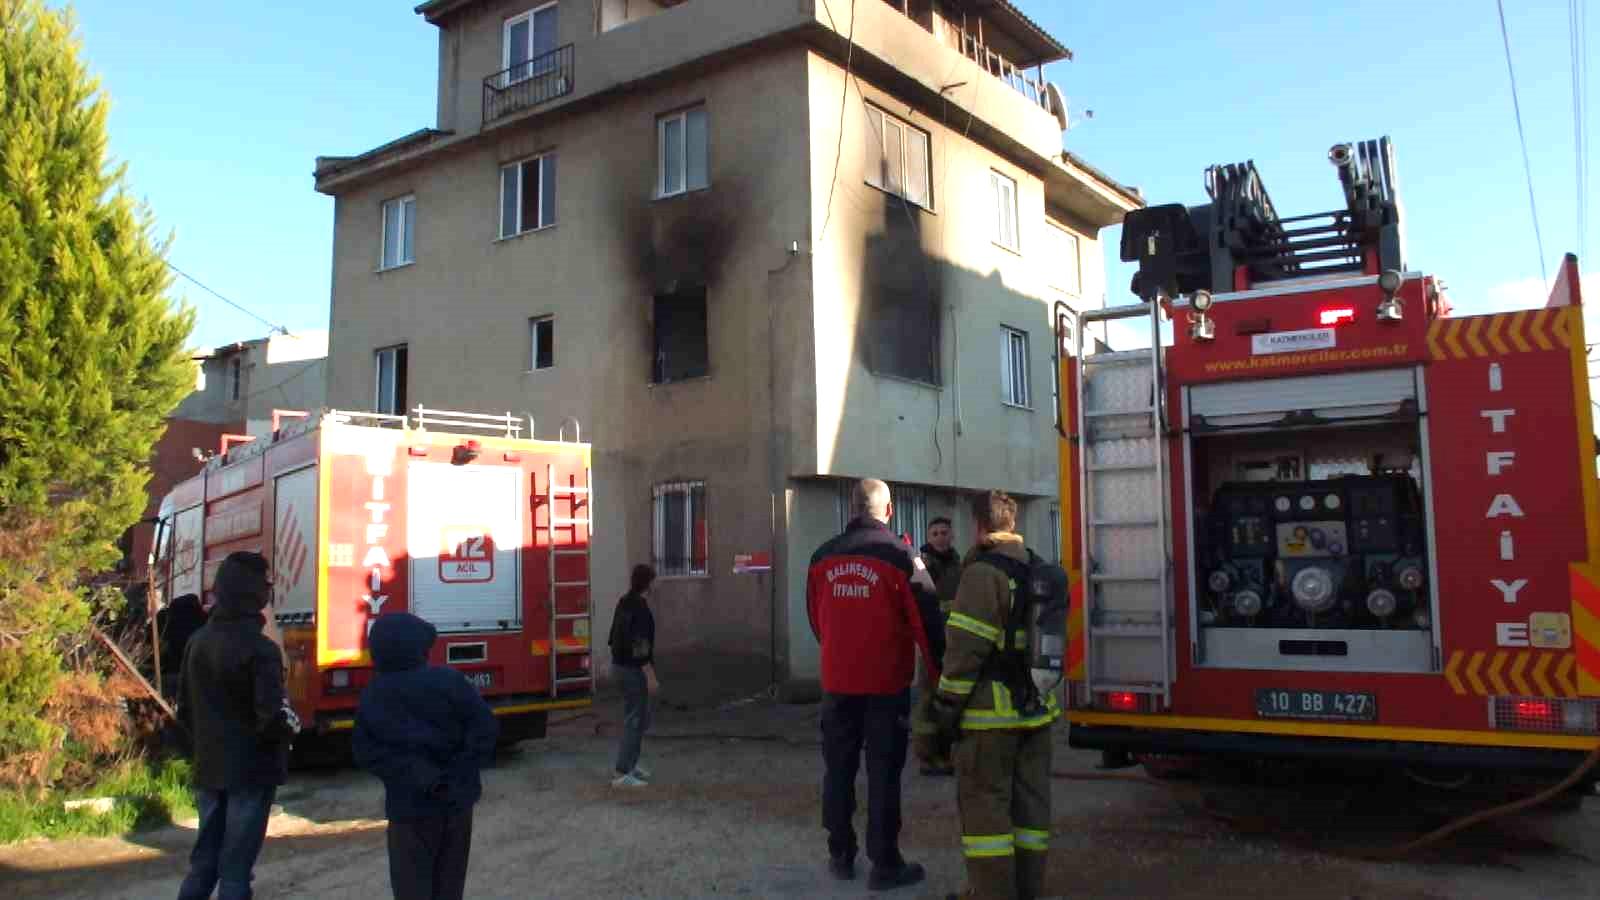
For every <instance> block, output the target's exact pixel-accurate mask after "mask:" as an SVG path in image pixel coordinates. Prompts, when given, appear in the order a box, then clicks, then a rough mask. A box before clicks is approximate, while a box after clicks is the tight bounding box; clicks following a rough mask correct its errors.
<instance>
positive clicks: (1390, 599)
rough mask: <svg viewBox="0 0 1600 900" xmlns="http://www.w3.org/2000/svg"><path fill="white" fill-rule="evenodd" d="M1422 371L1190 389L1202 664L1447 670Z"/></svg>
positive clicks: (1196, 612) (1193, 576) (1194, 578)
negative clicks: (1442, 657)
mask: <svg viewBox="0 0 1600 900" xmlns="http://www.w3.org/2000/svg"><path fill="white" fill-rule="evenodd" d="M1416 379H1417V375H1416V373H1415V372H1414V371H1413V370H1411V369H1396V370H1387V371H1378V372H1360V373H1350V374H1342V375H1326V376H1311V377H1300V378H1283V379H1270V380H1263V381H1251V382H1239V383H1225V384H1215V385H1205V386H1199V387H1194V388H1190V389H1189V390H1188V396H1187V407H1188V425H1189V438H1188V439H1189V454H1190V458H1191V466H1190V472H1191V473H1192V475H1191V479H1192V480H1191V485H1190V488H1191V490H1190V496H1191V498H1192V501H1193V510H1192V516H1193V518H1192V520H1191V521H1192V529H1191V535H1192V541H1193V546H1192V550H1191V553H1190V559H1191V560H1193V563H1192V566H1191V569H1192V572H1191V573H1189V577H1190V586H1191V591H1190V595H1191V597H1192V601H1191V602H1192V604H1193V608H1192V610H1191V612H1192V616H1193V618H1192V621H1193V622H1194V624H1195V625H1196V626H1197V629H1196V635H1197V651H1198V656H1199V660H1198V661H1199V662H1200V664H1202V665H1207V666H1218V667H1227V668H1258V669H1297V670H1338V671H1372V672H1376V671H1390V672H1394V671H1399V672H1420V671H1431V670H1433V669H1434V668H1435V654H1434V650H1433V647H1434V640H1433V634H1434V625H1435V620H1436V618H1437V602H1436V598H1435V597H1434V596H1433V593H1432V583H1433V579H1432V577H1431V575H1432V573H1431V571H1430V552H1429V550H1430V547H1429V529H1430V527H1431V526H1430V522H1429V517H1428V506H1429V504H1428V503H1427V501H1426V489H1427V485H1426V484H1425V483H1424V480H1423V475H1422V473H1423V472H1424V471H1426V467H1425V460H1424V459H1423V458H1422V457H1423V455H1424V453H1425V451H1426V448H1425V446H1424V443H1423V440H1422V431H1421V428H1420V422H1421V415H1420V412H1421V404H1420V403H1419V399H1420V398H1419V393H1418V391H1417V388H1416V384H1417V381H1416Z"/></svg>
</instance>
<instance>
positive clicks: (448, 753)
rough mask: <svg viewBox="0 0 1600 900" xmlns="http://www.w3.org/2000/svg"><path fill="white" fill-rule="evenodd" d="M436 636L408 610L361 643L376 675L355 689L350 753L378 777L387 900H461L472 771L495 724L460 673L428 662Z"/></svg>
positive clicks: (478, 785) (490, 742)
mask: <svg viewBox="0 0 1600 900" xmlns="http://www.w3.org/2000/svg"><path fill="white" fill-rule="evenodd" d="M437 634H438V633H437V632H436V631H435V630H434V627H433V626H432V625H429V624H428V623H427V622H424V621H423V620H421V619H419V618H417V617H416V616H414V615H411V614H410V613H385V614H384V615H381V616H379V617H378V618H377V620H376V621H374V622H373V623H372V631H371V633H370V634H369V635H368V637H367V645H368V646H369V647H370V648H371V650H372V662H373V664H374V665H375V666H376V668H377V670H378V672H377V675H376V676H375V677H374V678H373V680H372V683H371V684H369V685H367V688H366V690H364V691H362V692H361V705H360V707H359V708H358V709H357V710H356V725H355V732H354V734H353V735H352V738H351V749H352V751H353V752H354V755H355V760H356V764H357V765H359V766H361V768H363V769H366V770H367V771H369V772H371V773H372V774H374V775H376V776H378V777H379V778H380V779H382V780H383V787H384V813H385V815H387V816H388V819H389V829H388V843H389V881H390V885H391V887H392V888H393V890H394V896H395V900H461V898H462V896H463V894H464V893H465V891H466V882H467V856H468V852H469V851H470V850H471V848H472V806H473V804H475V803H477V802H478V798H479V797H480V796H481V795H482V794H483V785H482V782H481V781H480V780H479V778H478V770H479V769H480V768H482V767H483V766H484V765H486V764H487V763H488V762H489V761H490V759H491V757H492V756H493V755H494V747H495V739H496V738H497V737H498V736H499V731H500V726H499V724H498V723H497V722H495V720H494V715H493V714H492V713H491V712H490V711H489V705H488V704H486V703H484V702H483V698H482V697H480V696H479V695H478V692H477V690H476V689H474V688H473V686H472V684H471V683H470V682H468V681H467V679H466V676H464V675H462V674H461V673H460V672H457V671H456V670H454V669H448V668H444V667H442V666H430V665H428V651H429V650H430V649H432V647H433V641H434V638H435V637H437Z"/></svg>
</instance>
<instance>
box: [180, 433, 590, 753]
mask: <svg viewBox="0 0 1600 900" xmlns="http://www.w3.org/2000/svg"><path fill="white" fill-rule="evenodd" d="M286 419H288V421H287V422H286ZM569 422H570V425H571V427H572V429H573V435H572V436H573V438H574V439H573V440H571V441H569V440H567V434H566V428H567V426H568V423H563V425H562V429H561V433H560V439H559V440H555V441H540V440H534V439H532V434H533V422H532V420H531V418H530V419H529V420H528V421H527V423H526V424H527V434H526V435H524V433H523V422H522V421H521V420H519V419H518V418H517V417H515V416H512V415H511V414H509V413H508V414H506V415H503V416H498V415H483V414H477V413H462V412H448V411H441V410H432V409H427V408H425V407H420V406H419V407H418V408H417V409H416V410H414V411H413V413H412V414H411V415H409V416H404V415H379V414H374V413H365V412H343V411H338V410H333V411H326V412H323V413H319V414H316V415H307V414H305V413H275V414H274V421H273V426H272V435H271V437H270V439H266V440H260V441H252V442H247V443H244V445H243V446H237V447H234V446H230V444H232V443H233V441H234V440H243V441H248V440H249V439H248V438H239V437H237V436H233V435H229V436H226V437H225V438H224V440H223V446H222V450H221V453H220V454H219V455H217V456H215V457H213V458H212V459H210V460H209V461H208V462H207V463H206V465H205V468H204V469H203V470H202V471H201V472H200V473H199V474H198V475H196V476H194V477H193V478H191V479H189V480H187V481H185V482H182V483H180V484H179V485H177V486H176V487H175V488H173V490H172V491H171V492H170V493H169V494H168V495H167V496H166V497H165V498H164V499H163V500H162V503H161V506H160V514H159V517H158V524H157V537H156V541H155V552H154V557H155V559H154V562H155V564H154V566H153V567H152V573H153V574H152V578H153V580H154V584H153V588H154V591H153V593H154V595H155V596H156V597H157V598H158V599H159V600H161V601H162V602H165V601H167V600H170V599H171V598H173V597H177V596H180V595H183V594H196V595H201V596H203V595H204V591H205V590H206V589H207V588H209V587H210V585H211V582H212V579H213V577H214V576H215V573H216V569H217V566H219V565H220V564H221V562H222V560H223V558H224V557H226V556H227V555H228V554H229V553H232V552H234V551H237V550H252V551H256V552H259V553H262V554H263V555H265V556H267V557H268V558H269V559H270V560H271V563H272V575H273V585H274V586H273V594H274V603H273V607H272V609H271V610H270V613H271V620H270V621H269V625H268V633H269V634H271V635H273V636H274V638H275V639H276V640H278V642H279V643H280V644H281V646H282V647H283V651H284V656H285V662H286V667H287V668H286V680H287V688H288V694H289V698H290V701H291V703H292V704H293V706H294V708H295V712H296V713H297V714H298V715H299V716H300V719H301V721H302V722H303V723H305V727H306V729H307V732H309V733H308V734H303V735H302V738H301V739H299V740H297V742H296V744H297V747H299V746H300V745H302V744H303V743H309V744H312V745H316V744H318V743H319V742H318V741H317V738H318V737H321V738H325V739H328V740H325V741H321V742H320V743H322V744H323V745H325V746H326V745H332V746H335V747H337V746H338V745H339V743H340V742H339V740H338V738H339V736H340V735H341V733H345V732H348V730H349V729H350V728H351V727H352V725H353V723H354V716H355V708H356V704H357V701H358V700H359V699H360V696H361V690H362V688H363V687H365V686H366V684H367V682H368V680H369V679H370V678H371V677H372V674H373V669H372V659H371V655H370V653H369V651H368V648H367V642H366V641H367V633H368V630H369V628H370V627H371V624H372V621H373V620H374V619H375V618H376V617H377V616H378V615H379V614H381V613H386V612H392V611H397V610H399V611H406V612H410V613H413V614H415V615H417V616H420V617H421V618H423V619H425V620H427V621H428V622H430V623H431V624H432V625H433V626H434V627H435V628H436V629H438V632H439V639H438V640H437V641H436V642H435V644H434V647H433V652H432V655H431V657H430V659H429V662H430V663H431V664H434V665H443V666H449V667H451V668H455V669H459V670H460V671H461V672H462V673H463V674H464V675H466V677H467V678H468V680H470V681H471V682H472V683H473V684H474V685H475V686H477V688H478V689H479V690H480V691H481V692H482V694H483V696H484V698H485V699H486V700H487V701H488V703H489V705H490V707H491V709H492V710H493V711H494V713H495V715H496V716H497V717H499V718H500V721H501V739H502V741H511V740H516V739H521V738H538V737H543V736H544V732H545V723H546V718H547V715H548V713H549V712H550V711H551V710H557V709H571V708H577V707H586V706H588V705H589V704H590V702H591V698H592V697H593V693H594V683H593V669H592V666H591V664H590V622H591V615H592V606H591V598H590V587H589V582H590V571H591V569H590V537H591V535H592V534H593V527H594V526H593V518H592V512H591V511H592V510H593V508H594V506H593V504H594V494H593V482H592V481H591V478H590V447H589V445H588V444H585V443H582V442H581V441H580V440H578V438H580V437H581V436H580V435H579V433H578V425H577V423H576V422H575V421H571V420H569ZM306 738H310V739H311V740H309V741H307V740H306Z"/></svg>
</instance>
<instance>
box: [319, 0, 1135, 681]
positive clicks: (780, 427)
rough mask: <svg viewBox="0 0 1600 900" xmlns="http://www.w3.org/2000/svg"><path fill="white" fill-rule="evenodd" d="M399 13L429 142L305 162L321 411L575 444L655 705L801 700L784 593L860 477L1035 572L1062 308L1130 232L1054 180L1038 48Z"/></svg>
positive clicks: (834, 525) (838, 15)
mask: <svg viewBox="0 0 1600 900" xmlns="http://www.w3.org/2000/svg"><path fill="white" fill-rule="evenodd" d="M416 11H417V12H418V13H420V14H421V15H423V16H425V17H426V18H427V20H428V21H429V22H431V23H432V24H434V25H435V26H437V27H438V30H439V59H438V68H439V90H438V121H437V125H436V127H432V128H425V129H422V130H420V131H417V132H415V133H413V134H410V135H407V136H405V137H402V138H400V139H398V140H396V141H393V142H391V143H389V144H386V145H384V146H382V147H378V148H376V149H374V150H371V151H369V152H367V153H364V154H362V155H360V156H351V157H320V158H318V160H317V168H316V188H317V190H319V191H321V192H323V193H325V194H329V195H331V196H333V197H334V198H335V200H336V203H335V214H334V215H335V228H334V253H333V294H332V312H331V324H330V329H331V346H332V347H333V353H332V355H331V357H330V359H329V369H328V400H329V404H330V405H332V406H337V407H351V408H362V407H366V408H371V407H374V406H376V407H378V408H379V411H384V412H398V411H401V410H403V409H405V408H407V407H414V406H416V405H417V404H419V403H422V404H425V405H427V406H429V407H437V408H448V409H461V410H471V411H479V412H495V413H499V412H503V411H511V412H514V413H516V414H518V415H530V416H532V417H533V418H534V420H535V421H536V422H537V431H538V436H539V437H541V438H547V439H551V438H555V437H556V436H557V433H558V426H560V425H561V423H563V421H564V420H567V419H569V418H571V419H576V420H577V421H578V422H580V423H581V425H582V438H583V439H584V440H586V441H590V442H592V443H593V445H594V448H595V460H596V461H595V470H594V480H595V486H596V497H597V501H596V510H595V515H596V517H597V535H596V537H595V546H594V551H595V573H594V583H595V605H596V621H595V623H594V633H595V634H596V635H604V634H605V633H606V632H607V629H608V627H609V624H610V618H611V610H612V608H613V606H614V604H615V599H616V597H618V596H619V595H621V594H622V593H623V591H624V589H625V582H626V576H627V570H628V569H629V567H630V566H631V565H632V564H633V563H636V562H640V561H652V560H653V561H654V562H655V565H656V566H657V568H658V570H659V571H660V572H661V573H662V575H663V577H662V579H661V581H659V582H658V584H657V588H656V590H655V592H654V595H653V598H652V605H653V606H654V607H655V608H656V610H657V618H658V621H659V622H660V635H659V641H658V643H659V644H660V647H661V657H662V664H663V666H664V667H665V670H666V672H667V673H669V674H671V673H672V672H674V671H679V672H682V673H684V674H689V673H691V672H692V673H696V674H698V675H701V676H705V677H712V678H715V679H717V680H718V681H719V682H721V683H723V684H727V685H736V686H740V687H748V688H750V689H758V688H760V687H763V686H765V685H766V684H767V679H768V677H769V676H771V677H772V678H773V679H774V680H775V681H776V682H777V683H778V684H780V685H781V686H783V687H784V688H785V692H786V694H788V695H790V696H804V695H806V694H807V693H810V692H813V691H814V690H815V686H816V678H817V655H818V654H817V646H816V642H815V640H814V639H813V637H812V635H811V631H810V627H809V624H808V619H807V615H806V608H805V597H804V582H805V572H806V568H807V565H808V562H809V557H810V555H811V553H812V552H813V550H814V549H815V548H816V547H817V546H818V545H819V544H820V543H821V542H822V541H824V540H825V539H827V538H828V537H830V536H831V535H833V534H835V533H837V532H838V530H839V529H840V527H841V525H842V524H843V522H844V520H845V518H846V510H845V503H844V498H845V497H847V491H848V487H849V486H850V485H851V484H852V483H853V481H854V480H855V479H858V478H861V477H864V476H875V477H880V478H884V479H886V480H888V481H890V482H891V483H892V484H893V486H894V491H895V500H896V506H897V510H898V512H897V516H896V522H895V523H894V524H895V527H896V529H897V530H898V531H900V532H904V533H910V534H911V535H913V537H914V539H915V540H916V541H917V542H919V543H920V542H921V541H922V540H923V536H924V533H925V530H926V523H927V521H928V520H929V519H931V518H933V517H935V516H937V515H949V516H951V517H952V518H954V519H955V521H956V529H957V534H958V537H959V538H960V539H961V540H962V541H969V540H970V538H971V533H970V530H971V526H970V523H969V520H968V517H967V515H966V514H965V512H964V509H963V508H962V507H961V506H960V505H959V504H960V498H961V496H962V492H963V491H968V490H973V489H981V488H990V487H999V488H1004V489H1006V490H1008V491H1011V492H1012V493H1014V494H1016V495H1017V496H1019V497H1020V498H1023V499H1024V500H1025V524H1024V528H1025V531H1026V534H1027V535H1028V537H1029V539H1030V543H1032V544H1033V545H1034V546H1036V547H1038V548H1040V550H1041V552H1048V551H1049V550H1050V549H1052V545H1053V544H1056V543H1058V538H1056V537H1055V527H1056V526H1055V508H1054V507H1055V501H1054V498H1055V496H1056V493H1057V476H1056V458H1057V457H1056V432H1055V428H1054V404H1055V399H1054V384H1055V381H1054V368H1053V366H1054V361H1053V354H1054V350H1055V348H1054V344H1055V341H1054V338H1053V328H1052V313H1051V310H1052V305H1053V304H1054V303H1055V302H1057V301H1061V302H1065V303H1067V304H1069V305H1071V306H1074V307H1081V306H1084V305H1090V306H1098V305H1099V304H1100V303H1101V302H1102V298H1103V297H1104V295H1105V286H1104V284H1103V279H1104V269H1103V265H1102V262H1101V260H1102V250H1101V247H1100V245H1099V242H1098V234H1099V231H1100V229H1101V228H1104V227H1107V226H1109V225H1113V224H1116V223H1118V222H1120V221H1121V219H1122V216H1123V214H1124V213H1125V212H1126V211H1127V210H1129V209H1132V208H1135V207H1137V206H1139V205H1140V203H1141V201H1140V198H1139V196H1138V194H1137V192H1135V191H1133V190H1131V189H1129V188H1126V187H1123V186H1121V185H1119V184H1117V183H1116V182H1114V181H1112V180H1110V179H1109V178H1107V177H1106V176H1105V175H1103V174H1101V173H1099V172H1098V171H1096V170H1095V169H1093V168H1091V167H1090V166H1088V165H1087V164H1085V163H1083V162H1082V161H1080V160H1078V159H1076V158H1075V157H1073V156H1071V155H1069V154H1066V153H1064V152H1063V150H1062V130H1063V123H1064V119H1065V117H1064V114H1062V115H1060V116H1058V115H1057V114H1056V113H1060V112H1061V110H1060V106H1059V104H1052V96H1051V94H1052V92H1051V91H1050V90H1049V89H1048V88H1047V87H1046V86H1045V85H1044V84H1043V83H1042V82H1041V81H1040V79H1039V75H1038V72H1039V71H1041V67H1042V65H1043V64H1044V63H1045V62H1049V61H1052V60H1055V59H1059V58H1062V57H1063V56H1065V55H1066V54H1067V51H1066V48H1065V47H1063V46H1062V45H1061V44H1060V43H1059V42H1058V41H1057V40H1056V39H1055V38H1053V37H1051V36H1050V35H1048V34H1046V33H1045V32H1044V31H1043V30H1041V29H1040V28H1039V27H1038V26H1037V25H1035V24H1034V23H1033V22H1032V21H1030V20H1029V19H1028V18H1026V17H1025V16H1024V15H1023V14H1022V13H1021V12H1020V11H1019V10H1018V9H1017V8H1016V7H1015V6H1013V5H1012V4H1011V3H1009V2H1005V0H960V2H956V0H937V2H935V0H853V2H852V0H826V2H824V0H757V2H752V0H676V2H673V0H429V2H426V3H424V4H423V5H421V6H419V7H417V10H416ZM566 433H567V436H568V438H569V439H570V438H571V437H572V435H573V431H572V429H571V426H570V425H569V426H567V432H566ZM741 554H768V555H769V558H770V560H771V564H772V570H771V571H770V572H756V573H751V572H742V573H735V572H734V565H735V556H736V555H741ZM594 662H595V665H596V666H597V668H598V669H600V671H601V673H602V675H603V674H604V670H605V667H606V664H607V659H606V654H605V653H604V652H603V651H601V652H597V653H596V655H595V660H594ZM664 680H665V679H664Z"/></svg>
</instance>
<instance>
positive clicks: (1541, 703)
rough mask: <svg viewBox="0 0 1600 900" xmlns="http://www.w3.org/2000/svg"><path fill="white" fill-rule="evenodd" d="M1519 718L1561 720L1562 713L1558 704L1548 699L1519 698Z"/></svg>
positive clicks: (1537, 720) (1540, 720)
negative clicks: (1557, 706)
mask: <svg viewBox="0 0 1600 900" xmlns="http://www.w3.org/2000/svg"><path fill="white" fill-rule="evenodd" d="M1517 718H1519V719H1526V720H1530V721H1534V722H1543V721H1546V720H1551V721H1557V722H1559V720H1560V718H1561V714H1560V711H1559V710H1558V709H1557V708H1556V705H1555V704H1554V703H1551V702H1549V701H1547V700H1518V701H1517Z"/></svg>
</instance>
